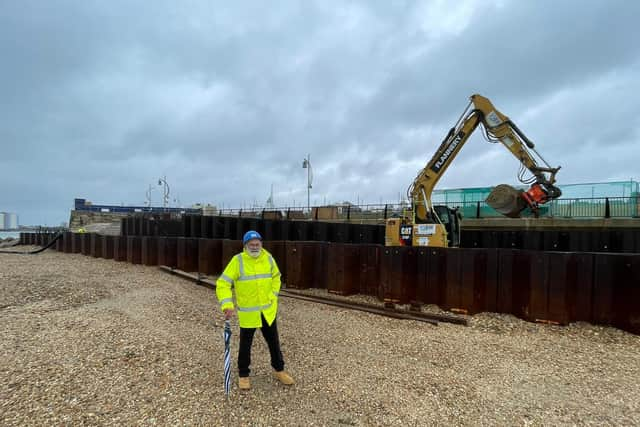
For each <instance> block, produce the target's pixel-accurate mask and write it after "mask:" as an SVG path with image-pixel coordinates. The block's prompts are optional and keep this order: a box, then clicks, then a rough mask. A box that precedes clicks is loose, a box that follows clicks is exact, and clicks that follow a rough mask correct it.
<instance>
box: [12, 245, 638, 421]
mask: <svg viewBox="0 0 640 427" xmlns="http://www.w3.org/2000/svg"><path fill="white" fill-rule="evenodd" d="M20 248H22V249H24V250H26V249H28V248H27V247H24V246H20ZM314 292H319V291H314ZM356 299H358V298H356ZM359 299H360V300H365V301H366V300H368V299H367V298H359ZM216 307H217V306H216V300H215V294H214V292H213V291H212V290H210V289H208V288H204V287H199V286H196V285H194V284H192V283H190V282H188V281H185V280H183V279H180V278H178V277H175V276H171V275H169V274H166V273H164V272H161V271H159V270H158V269H157V268H154V267H144V266H135V265H130V264H126V263H118V262H114V261H111V260H104V259H94V258H90V257H86V256H83V255H80V254H74V255H72V254H62V253H58V252H55V251H52V250H47V251H45V252H43V253H42V254H40V255H34V256H23V255H9V254H0V323H1V325H2V327H1V328H0V342H1V343H2V346H0V424H1V425H3V426H7V425H19V426H24V425H64V424H68V425H70V424H73V425H103V424H111V425H113V424H115V425H221V424H229V425H237V424H240V425H270V426H274V425H300V426H303V425H304V426H309V425H330V426H339V425H416V426H417V425H420V426H423V425H553V426H556V425H597V426H603V425H638V424H639V423H640V421H639V420H640V382H639V381H638V378H640V337H638V336H634V335H631V334H628V333H625V332H622V331H620V330H617V329H613V328H602V327H596V326H592V325H589V324H574V325H570V326H568V327H557V326H548V325H538V324H532V323H527V322H523V321H521V320H518V319H516V318H514V317H512V316H503V315H495V314H482V315H476V316H473V317H469V319H470V326H469V327H464V326H458V325H452V324H446V323H441V324H440V325H439V326H432V325H429V324H426V323H422V322H414V321H405V320H395V319H390V318H386V317H381V316H376V315H372V314H368V313H363V312H357V311H346V310H343V309H340V308H336V307H331V306H326V305H321V304H314V303H307V302H303V301H300V300H295V299H287V298H281V305H280V313H279V317H278V318H279V328H280V335H281V341H282V349H283V353H284V355H285V360H286V362H287V370H289V371H290V372H291V374H292V375H293V376H294V377H295V378H296V379H297V381H298V383H297V384H296V385H294V386H293V387H285V386H281V385H279V384H278V383H276V382H275V380H274V379H273V378H272V377H271V372H270V366H269V360H268V351H267V347H266V345H265V343H264V341H263V340H262V338H261V337H260V335H257V337H256V340H255V343H254V352H253V364H252V368H253V372H252V377H251V380H252V387H253V388H252V390H250V391H249V392H240V391H239V390H238V389H237V387H236V385H235V382H234V388H233V390H232V393H231V396H230V398H229V400H227V399H226V398H225V396H224V391H223V384H222V354H223V342H222V325H223V319H222V316H221V314H220V313H219V312H218V311H217V308H216ZM237 343H238V334H237V323H236V325H235V326H234V336H233V344H232V345H233V349H232V351H233V355H234V366H235V356H236V354H237ZM234 379H235V373H234Z"/></svg>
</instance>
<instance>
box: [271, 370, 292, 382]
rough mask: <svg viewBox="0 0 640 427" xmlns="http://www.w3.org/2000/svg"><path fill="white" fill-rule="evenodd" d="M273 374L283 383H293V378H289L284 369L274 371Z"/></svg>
mask: <svg viewBox="0 0 640 427" xmlns="http://www.w3.org/2000/svg"><path fill="white" fill-rule="evenodd" d="M273 376H274V377H275V378H276V379H277V380H278V381H280V382H281V383H282V384H284V385H292V384H295V381H294V380H293V378H291V375H289V374H288V373H286V372H285V371H280V372H274V373H273Z"/></svg>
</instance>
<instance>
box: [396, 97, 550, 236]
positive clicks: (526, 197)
mask: <svg viewBox="0 0 640 427" xmlns="http://www.w3.org/2000/svg"><path fill="white" fill-rule="evenodd" d="M479 126H480V127H481V128H482V129H483V133H484V136H485V138H486V139H487V140H488V141H489V142H492V143H500V144H502V145H503V146H504V147H505V148H507V149H508V150H509V151H510V152H511V153H512V154H513V155H514V156H515V157H516V158H517V159H518V160H519V162H520V164H521V170H520V173H519V176H518V178H519V179H520V181H521V182H522V183H523V184H527V185H530V187H529V188H528V189H527V190H526V191H523V190H519V189H516V188H513V187H511V186H509V185H507V184H501V185H498V186H497V187H495V188H494V190H493V191H492V192H491V194H490V195H489V196H488V197H487V199H486V202H487V203H488V204H489V206H491V207H492V208H494V209H495V210H496V211H497V212H499V213H501V214H503V215H505V216H509V217H518V216H520V213H521V212H522V211H523V210H525V209H526V208H527V207H528V208H530V209H531V210H532V211H533V212H534V214H536V215H537V211H538V206H539V205H540V204H543V203H546V202H548V201H549V200H552V199H555V198H558V197H560V195H561V192H560V189H559V188H558V187H556V186H555V181H556V179H555V176H556V173H557V172H558V170H559V169H560V167H556V168H553V167H551V166H549V164H548V163H547V162H546V161H545V160H544V159H543V158H542V156H540V155H539V154H538V152H537V151H536V150H535V144H534V143H533V142H532V141H531V140H529V138H527V137H526V135H524V133H523V132H522V131H521V130H520V129H519V128H518V127H517V126H516V125H515V123H513V122H512V121H511V120H510V119H509V118H508V117H507V116H505V115H504V114H502V113H501V112H500V111H498V110H497V109H496V108H495V107H494V106H493V104H492V103H491V101H489V99H487V98H485V97H483V96H481V95H478V94H475V95H472V96H471V97H470V102H469V104H468V105H467V108H465V110H464V112H463V113H462V115H461V116H460V118H459V119H458V121H457V122H456V124H455V125H454V127H452V128H451V129H450V130H449V132H448V133H447V136H446V137H445V138H444V140H443V141H442V143H441V144H440V146H439V147H438V150H437V151H436V153H435V154H434V155H433V157H432V158H431V160H430V161H429V163H427V165H426V166H425V167H424V168H423V169H422V170H421V171H420V172H419V173H418V175H417V176H416V178H415V179H414V180H413V183H412V184H411V186H410V187H409V189H408V190H407V196H408V198H409V199H410V200H411V202H412V207H413V208H412V214H411V218H406V219H405V220H403V221H397V220H395V219H394V220H390V221H389V222H388V223H387V233H386V234H387V244H389V245H396V244H407V243H403V242H409V241H410V242H412V244H417V245H425V246H434V245H435V246H447V245H448V243H447V242H449V243H451V242H458V241H459V236H454V237H456V238H454V239H452V238H451V236H449V238H447V233H451V231H445V222H446V223H447V226H446V228H447V229H448V230H453V229H455V230H456V231H455V232H457V233H459V228H457V227H455V226H457V225H458V224H457V221H458V218H459V214H458V213H455V214H452V213H450V212H449V213H447V212H448V211H446V210H445V211H443V210H442V209H441V208H442V207H438V209H436V207H434V206H433V205H432V204H431V193H432V192H433V189H434V187H435V186H436V184H437V183H438V181H439V180H440V178H441V177H442V175H443V174H444V172H445V171H446V170H447V168H448V167H449V165H450V164H451V161H452V160H453V159H454V158H455V157H456V155H457V154H458V153H459V152H460V150H461V149H462V147H463V146H464V144H465V143H466V142H467V140H468V139H469V137H470V136H471V135H472V134H473V132H474V131H475V130H476V129H477V128H478V127H479ZM527 171H529V173H530V174H531V176H530V177H527V178H525V177H524V174H525V173H526V172H527ZM444 213H447V219H446V221H445V220H444V219H443V218H441V216H442V214H444ZM419 224H433V226H430V227H426V226H420V227H417V225H419ZM398 230H400V231H403V230H404V233H402V234H403V237H401V238H397V237H396V234H397V231H398ZM408 233H410V236H409V234H408Z"/></svg>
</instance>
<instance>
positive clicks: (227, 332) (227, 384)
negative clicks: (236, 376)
mask: <svg viewBox="0 0 640 427" xmlns="http://www.w3.org/2000/svg"><path fill="white" fill-rule="evenodd" d="M223 336H224V391H225V392H226V393H227V398H229V392H230V391H231V348H230V347H231V324H230V323H229V321H228V320H225V321H224V334H223Z"/></svg>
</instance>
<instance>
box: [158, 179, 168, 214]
mask: <svg viewBox="0 0 640 427" xmlns="http://www.w3.org/2000/svg"><path fill="white" fill-rule="evenodd" d="M158 185H164V197H163V199H162V207H163V208H165V210H166V208H167V203H168V202H169V184H168V183H167V176H166V175H165V176H163V177H161V178H159V179H158Z"/></svg>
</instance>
